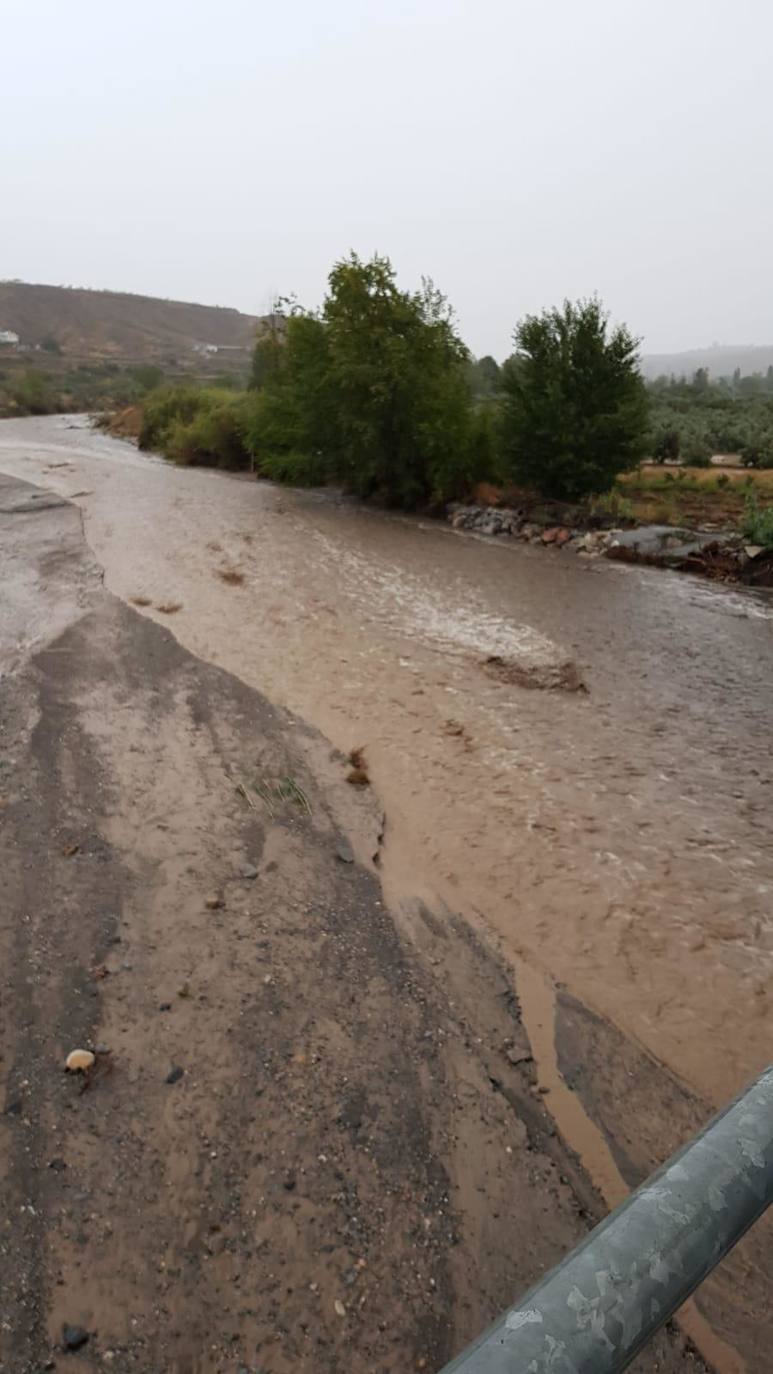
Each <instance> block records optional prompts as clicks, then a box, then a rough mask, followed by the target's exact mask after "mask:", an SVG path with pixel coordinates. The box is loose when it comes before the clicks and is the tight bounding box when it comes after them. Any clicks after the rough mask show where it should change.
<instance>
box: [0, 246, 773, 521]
mask: <svg viewBox="0 0 773 1374" xmlns="http://www.w3.org/2000/svg"><path fill="white" fill-rule="evenodd" d="M514 345H515V348H514V352H513V354H512V356H511V357H509V358H508V359H507V360H506V361H505V362H504V363H503V364H502V365H500V364H498V363H497V362H496V361H495V359H493V358H491V357H483V358H480V359H475V358H473V357H472V356H471V354H470V353H469V351H468V350H467V348H466V347H465V345H464V343H463V342H462V340H461V338H460V336H459V333H458V330H457V328H456V324H455V321H454V315H453V311H452V309H451V307H450V306H449V304H448V302H447V300H446V299H445V297H444V296H443V295H442V294H441V293H440V292H439V291H438V290H437V289H436V288H435V287H434V285H433V284H432V282H431V281H428V280H425V281H423V283H422V286H421V288H420V289H419V290H417V291H406V290H403V289H402V288H400V287H399V286H398V284H397V281H396V277H395V272H394V269H393V267H392V264H391V263H390V262H389V260H388V259H387V258H384V257H379V256H375V257H373V258H372V259H370V261H362V260H361V259H359V258H358V257H357V256H356V255H354V254H351V255H350V256H349V257H347V258H344V259H342V260H341V261H340V262H338V263H336V264H335V266H334V267H333V269H332V271H331V273H330V277H329V280H328V291H327V295H326V297H325V300H324V302H323V305H322V307H321V309H320V310H319V311H316V312H311V311H307V310H304V309H303V308H302V307H301V306H299V305H298V303H297V302H296V301H294V300H292V299H284V300H282V301H280V302H279V303H278V305H277V309H276V311H275V313H274V314H273V315H272V316H271V317H270V319H269V321H268V322H267V325H266V327H264V329H263V330H262V332H261V333H260V335H259V337H258V340H257V343H256V345H255V348H254V353H253V358H252V367H251V372H250V376H249V378H247V379H245V382H246V384H243V385H234V384H233V380H232V379H229V378H225V379H220V381H219V384H208V385H207V384H202V383H201V382H196V381H195V380H187V381H183V382H180V381H177V382H163V378H162V374H161V373H160V371H159V369H158V368H156V367H135V368H133V369H120V368H117V367H115V366H114V365H111V364H105V365H104V366H102V367H101V368H100V367H99V366H96V367H92V368H88V369H83V368H81V369H75V370H74V371H73V373H72V376H70V375H69V374H67V377H66V378H65V379H64V383H63V384H60V385H59V386H58V388H57V389H56V392H55V391H54V390H53V389H52V387H51V385H50V384H47V383H46V381H45V379H44V378H42V377H41V374H40V373H35V374H33V373H30V374H29V375H28V376H22V377H21V379H19V380H17V381H16V382H15V383H14V387H15V390H14V392H13V394H12V395H11V396H10V398H9V397H8V396H6V398H5V400H6V403H8V402H9V401H10V408H11V410H12V411H13V412H14V413H25V412H26V413H33V414H40V413H45V412H46V411H50V410H57V409H64V410H68V409H69V410H72V409H78V408H84V407H86V406H87V407H89V408H99V407H101V408H103V409H110V408H112V409H116V408H118V407H120V406H129V405H138V406H139V407H140V408H141V409H140V423H139V443H140V446H141V447H143V448H153V449H157V450H160V451H161V452H162V453H164V454H165V455H166V456H167V457H168V458H170V459H172V460H173V461H174V462H176V463H180V464H206V465H215V466H219V467H223V468H230V469H239V468H246V469H251V470H253V471H255V472H256V473H257V474H258V475H260V476H265V477H268V478H272V479H274V480H277V481H281V482H288V483H294V484H297V485H318V484H324V483H327V482H334V483H337V484H340V485H343V486H344V487H346V488H347V489H348V490H350V491H352V492H354V493H356V494H357V495H359V496H362V497H366V498H372V499H376V500H379V501H382V502H384V503H386V504H389V505H392V506H397V507H402V508H417V507H423V508H432V507H439V506H441V505H444V504H446V503H448V502H449V501H454V500H459V499H464V498H465V497H467V496H468V495H469V494H470V493H471V492H473V491H474V490H475V488H476V487H477V486H478V485H479V484H481V483H488V484H491V485H493V486H495V487H497V488H500V489H502V488H504V489H514V488H517V489H519V491H520V492H521V493H522V492H523V491H527V492H528V491H530V492H532V493H534V494H535V495H536V496H537V497H542V498H546V499H549V500H558V501H564V502H574V503H577V502H580V503H584V504H585V506H586V507H587V509H588V511H589V513H590V514H592V515H598V513H599V512H602V513H605V514H608V515H610V516H611V517H613V518H616V517H620V518H623V519H650V520H657V521H663V522H665V523H680V522H681V523H691V522H692V523H700V522H704V521H706V520H709V519H714V518H715V517H717V518H718V520H719V523H720V524H721V523H725V524H733V525H735V526H736V527H737V526H739V525H740V522H741V518H742V516H744V514H745V520H746V526H747V527H748V528H751V525H752V524H753V525H754V528H755V529H756V530H757V531H758V533H759V531H760V530H761V531H762V532H763V533H764V534H766V539H767V531H768V527H769V524H770V519H769V517H768V515H767V513H766V508H767V506H768V503H769V502H771V500H773V368H769V369H768V373H767V374H766V375H759V376H757V375H755V376H753V377H742V376H740V374H739V373H738V372H736V373H735V374H734V375H733V376H732V377H728V378H720V379H719V380H718V381H712V380H711V379H710V378H709V376H708V374H707V372H706V371H705V370H699V371H698V372H696V374H695V375H694V377H693V378H692V379H689V380H688V379H686V378H674V377H670V378H667V377H662V378H658V379H657V380H656V381H655V382H653V383H650V384H649V385H647V384H645V382H644V380H643V378H642V376H641V374H640V371H639V365H638V353H637V350H638V340H637V339H636V338H635V337H634V336H633V335H632V334H631V333H630V332H629V331H628V329H627V328H626V327H625V326H617V327H612V326H610V323H609V319H608V316H607V315H606V314H605V312H604V310H603V308H602V306H601V304H600V302H599V301H598V300H596V299H595V298H594V299H591V300H585V301H579V302H576V303H571V302H565V303H564V305H563V306H562V307H560V308H558V309H551V310H546V311H544V312H543V313H542V314H541V315H539V316H527V317H526V318H525V319H523V320H522V321H521V322H520V323H519V324H518V325H517V327H516V329H515V331H514ZM2 381H3V379H2V376H0V403H2V401H3V395H2ZM159 383H163V384H159ZM60 393H61V394H60ZM716 452H736V453H738V454H740V456H741V458H742V461H743V463H744V464H745V465H746V466H747V468H748V469H750V470H751V469H757V470H758V471H757V472H755V473H754V476H753V483H754V490H753V491H752V490H751V483H752V479H751V477H750V476H747V477H746V478H744V475H743V473H739V472H736V473H732V474H729V473H720V474H718V475H716V474H715V472H714V471H712V472H705V473H702V472H700V471H699V469H700V468H703V467H708V466H709V463H710V456H711V454H713V453H716ZM647 458H649V459H650V460H651V461H652V463H653V464H655V465H658V464H660V465H663V466H661V467H657V466H655V467H654V469H652V468H651V469H650V470H649V471H648V470H647V468H646V466H642V462H643V460H644V459H647ZM678 463H681V464H683V466H681V467H676V466H675V465H676V464H678ZM666 464H670V465H671V466H665V465H666ZM687 465H689V467H688V466H687ZM693 469H695V470H693ZM764 469H770V477H769V476H768V472H767V471H763V470H764ZM738 478H741V479H742V480H741V481H739V480H738Z"/></svg>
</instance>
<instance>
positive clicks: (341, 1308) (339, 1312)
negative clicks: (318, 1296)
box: [333, 1298, 346, 1317]
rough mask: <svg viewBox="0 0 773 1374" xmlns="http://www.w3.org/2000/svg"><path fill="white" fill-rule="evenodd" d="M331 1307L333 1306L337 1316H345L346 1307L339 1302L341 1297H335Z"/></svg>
mask: <svg viewBox="0 0 773 1374" xmlns="http://www.w3.org/2000/svg"><path fill="white" fill-rule="evenodd" d="M333 1307H334V1308H335V1311H336V1315H337V1316H339V1317H345V1316H346V1308H345V1307H344V1305H343V1303H342V1302H341V1299H340V1298H336V1300H335V1302H334V1303H333Z"/></svg>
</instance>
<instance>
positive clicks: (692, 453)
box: [682, 432, 713, 468]
mask: <svg viewBox="0 0 773 1374" xmlns="http://www.w3.org/2000/svg"><path fill="white" fill-rule="evenodd" d="M712 452H713V450H712V448H711V445H710V444H709V443H708V442H707V440H706V439H704V438H703V436H702V435H701V434H698V433H692V432H691V433H689V434H687V435H686V436H685V438H684V440H683V443H682V462H683V463H684V464H685V465H686V466H687V467H690V468H708V467H710V466H711V454H712Z"/></svg>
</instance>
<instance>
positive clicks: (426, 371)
mask: <svg viewBox="0 0 773 1374" xmlns="http://www.w3.org/2000/svg"><path fill="white" fill-rule="evenodd" d="M329 286H330V290H329V293H328V296H327V299H326V300H325V303H324V306H323V311H322V315H323V319H324V321H325V324H326V326H327V330H328V335H329V346H330V367H331V372H330V380H331V386H332V389H333V392H334V394H335V397H336V402H337V406H338V431H339V433H338V465H337V466H338V473H339V475H340V476H342V477H344V478H345V480H346V482H347V485H349V486H350V487H351V488H352V490H354V491H356V492H358V493H359V494H360V495H363V496H372V495H377V496H379V497H381V498H382V499H384V500H386V501H388V502H389V503H390V504H395V505H402V506H410V505H415V504H416V503H417V502H419V501H422V500H425V499H426V498H427V497H432V496H437V497H441V496H444V495H448V494H450V493H451V492H452V490H453V488H454V486H455V485H456V481H457V477H459V479H460V480H461V479H462V474H461V471H460V472H459V473H457V472H456V471H455V468H456V466H457V460H459V459H460V458H461V455H462V453H463V452H464V450H465V449H466V445H467V442H468V434H467V425H468V423H469V409H470V398H469V388H468V385H467V380H466V377H465V367H466V363H467V360H468V354H467V350H466V349H465V347H464V345H463V344H462V342H461V340H460V339H459V336H458V334H457V333H456V329H455V326H454V321H453V314H452V311H451V310H450V309H449V306H448V303H447V301H446V300H445V298H444V297H443V296H442V294H441V293H440V292H439V291H437V290H436V288H435V287H434V285H433V284H432V282H431V281H425V282H424V283H423V285H422V288H421V290H420V291H416V292H408V291H403V290H401V289H400V288H399V287H398V285H397V282H396V279H395V271H394V268H393V267H392V264H391V263H390V261H389V259H388V258H384V257H379V256H375V257H373V258H371V260H370V261H369V262H362V261H361V260H360V259H359V258H358V257H357V256H356V254H351V255H350V256H349V257H348V258H345V259H343V261H341V262H339V263H337V264H336V265H335V267H334V268H333V271H332V272H331V274H330V278H329ZM464 466H465V462H464V459H463V458H461V461H460V462H458V467H459V469H463V468H464Z"/></svg>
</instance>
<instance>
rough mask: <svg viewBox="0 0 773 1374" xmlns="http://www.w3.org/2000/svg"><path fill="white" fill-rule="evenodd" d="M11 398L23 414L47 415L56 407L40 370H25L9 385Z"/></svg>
mask: <svg viewBox="0 0 773 1374" xmlns="http://www.w3.org/2000/svg"><path fill="white" fill-rule="evenodd" d="M11 400H12V401H13V402H14V405H15V406H16V407H17V409H18V410H20V411H22V413H23V414H24V415H48V414H50V412H51V411H52V410H54V409H55V408H56V403H55V399H54V398H53V397H52V396H51V392H50V388H49V385H48V381H47V379H46V378H45V377H44V376H43V375H42V373H40V372H25V373H24V375H23V376H22V377H20V378H19V380H18V382H16V383H15V384H14V385H13V386H12V387H11Z"/></svg>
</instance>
